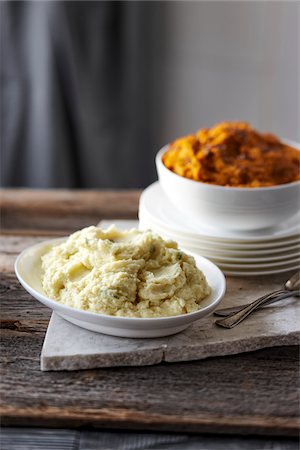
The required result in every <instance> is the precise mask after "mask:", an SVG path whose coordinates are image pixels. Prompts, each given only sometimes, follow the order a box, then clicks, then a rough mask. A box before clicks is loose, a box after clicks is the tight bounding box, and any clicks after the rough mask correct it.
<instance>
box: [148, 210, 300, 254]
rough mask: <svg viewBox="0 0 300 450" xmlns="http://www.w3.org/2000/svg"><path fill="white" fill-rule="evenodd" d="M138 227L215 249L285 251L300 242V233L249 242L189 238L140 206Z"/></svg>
mask: <svg viewBox="0 0 300 450" xmlns="http://www.w3.org/2000/svg"><path fill="white" fill-rule="evenodd" d="M139 219H140V222H139V227H140V229H141V230H145V229H147V228H152V229H153V230H155V231H156V232H157V233H159V234H161V235H164V236H168V237H169V238H170V239H174V240H175V241H178V242H180V243H184V244H186V245H190V246H194V247H201V248H203V247H204V248H207V249H215V248H217V249H218V250H221V251H224V252H227V251H243V252H244V251H247V252H248V251H266V252H268V253H269V252H280V251H285V249H286V248H288V247H289V248H291V247H292V246H295V245H299V244H300V235H298V234H296V235H293V236H288V237H286V238H282V239H275V240H274V241H271V240H267V241H259V242H257V241H253V242H252V241H249V242H241V241H228V240H227V239H225V240H224V241H222V240H220V239H216V240H214V239H212V238H209V237H205V236H201V237H199V239H194V238H190V237H189V235H188V233H186V234H184V233H183V232H182V233H176V232H174V231H173V230H171V229H170V228H167V227H163V226H162V225H161V224H158V223H157V222H156V221H155V220H154V219H153V217H151V216H149V215H148V214H147V213H145V211H144V210H143V209H142V208H141V209H140V210H139Z"/></svg>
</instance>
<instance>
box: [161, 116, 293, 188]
mask: <svg viewBox="0 0 300 450" xmlns="http://www.w3.org/2000/svg"><path fill="white" fill-rule="evenodd" d="M163 163H164V164H165V166H166V167H167V168H168V169H170V170H172V171H173V172H175V173H176V174H178V175H180V176H182V177H186V178H190V179H192V180H196V181H202V182H204V183H211V184H217V185H221V186H235V187H262V186H274V185H277V184H284V183H290V182H292V181H296V180H299V179H300V151H299V150H297V149H295V148H293V147H290V146H288V145H286V144H284V143H282V142H280V140H279V139H277V138H276V137H275V136H273V135H272V134H269V133H266V134H261V133H258V132H257V131H255V130H253V129H252V128H251V127H250V125H249V124H247V123H244V122H223V123H220V124H218V125H215V126H214V127H212V128H203V129H201V130H199V131H198V132H196V134H194V135H190V136H186V137H183V138H179V139H177V140H175V141H174V142H172V143H171V144H170V146H169V148H168V150H167V152H166V153H165V154H164V155H163Z"/></svg>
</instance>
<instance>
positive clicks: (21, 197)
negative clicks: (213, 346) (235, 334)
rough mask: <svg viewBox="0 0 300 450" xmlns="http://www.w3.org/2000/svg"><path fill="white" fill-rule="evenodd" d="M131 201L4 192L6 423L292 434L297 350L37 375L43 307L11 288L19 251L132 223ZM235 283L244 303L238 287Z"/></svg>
mask: <svg viewBox="0 0 300 450" xmlns="http://www.w3.org/2000/svg"><path fill="white" fill-rule="evenodd" d="M138 197H139V192H138V191H133V192H123V193H119V192H108V193H107V192H98V191H93V192H86V191H54V192H53V191H28V190H6V191H2V192H1V205H0V206H1V209H2V232H3V237H2V239H4V241H3V240H0V244H1V245H2V250H3V252H2V263H1V270H2V274H1V285H0V296H1V320H2V322H1V326H2V329H1V359H2V365H1V379H0V382H1V383H0V389H1V413H2V417H3V424H6V425H22V426H23V425H24V426H34V425H39V426H41V425H45V426H56V427H63V426H68V427H72V428H74V427H81V426H85V427H99V428H104V427H109V428H112V427H117V428H126V429H128V428H131V429H133V428H141V429H144V430H145V429H149V430H150V429H153V430H155V429H157V430H176V431H184V432H185V431H190V432H201V431H205V432H214V433H217V432H219V433H220V432H224V433H232V432H238V433H260V434H273V435H276V434H277V435H295V434H296V433H297V429H298V426H299V419H298V387H299V380H298V362H299V350H298V348H296V347H285V348H273V349H266V350H261V351H258V352H254V353H249V354H244V355H236V356H231V357H222V358H215V359H208V360H205V361H198V362H191V363H176V364H160V365H157V366H152V367H138V368H132V367H127V368H114V369H101V370H87V371H78V372H71V373H70V372H68V373H66V372H47V373H43V372H41V371H40V370H39V358H40V351H41V347H42V343H43V339H44V335H45V331H46V328H47V324H48V320H49V317H50V311H49V310H48V309H47V308H46V307H44V306H43V305H41V304H40V303H38V302H37V301H35V300H34V299H33V298H32V297H31V296H30V295H28V294H27V293H26V292H25V291H24V290H23V288H22V287H21V286H20V285H19V283H18V282H17V280H16V278H15V275H14V274H13V273H12V265H13V262H14V259H15V257H16V255H17V254H18V253H19V251H21V250H22V249H23V248H25V247H26V246H27V245H30V244H31V243H33V242H36V240H43V239H47V238H48V237H52V236H59V235H64V234H66V233H69V232H70V231H73V230H75V229H78V228H80V227H81V226H87V225H90V224H92V223H94V224H96V223H98V222H99V220H101V219H104V218H109V219H111V218H112V217H113V218H123V219H125V218H135V217H136V211H137V204H138ZM19 236H20V237H19ZM21 236H22V237H21ZM32 238H34V239H32ZM282 281H283V277H277V278H276V282H277V283H278V285H281V283H282ZM251 282H253V281H250V280H247V283H251ZM234 283H236V284H232V285H231V287H232V288H234V289H236V290H239V292H240V295H241V298H242V296H243V288H242V287H241V286H239V282H238V281H235V282H234ZM267 287H268V278H263V277H260V279H259V280H256V288H257V292H258V291H262V290H266V289H267Z"/></svg>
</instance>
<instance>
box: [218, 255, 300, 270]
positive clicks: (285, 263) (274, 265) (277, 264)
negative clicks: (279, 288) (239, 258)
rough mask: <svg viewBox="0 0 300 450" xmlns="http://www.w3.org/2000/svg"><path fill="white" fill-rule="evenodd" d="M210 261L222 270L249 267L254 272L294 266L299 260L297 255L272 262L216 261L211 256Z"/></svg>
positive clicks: (299, 262)
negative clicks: (286, 259) (293, 257)
mask: <svg viewBox="0 0 300 450" xmlns="http://www.w3.org/2000/svg"><path fill="white" fill-rule="evenodd" d="M210 261H213V262H214V263H215V264H217V265H218V266H219V267H222V268H223V269H224V270H225V269H228V270H230V269H237V270H244V269H251V270H255V271H256V272H258V271H260V270H264V269H266V270H273V269H274V270H276V269H284V268H285V267H287V266H291V265H292V266H293V267H294V266H295V265H297V264H298V266H299V264H300V260H299V257H298V258H295V259H291V260H289V261H283V262H282V261H277V262H274V263H270V264H267V263H262V264H260V263H254V264H247V263H246V264H245V263H236V264H235V263H230V262H223V261H217V260H215V259H213V258H211V259H210Z"/></svg>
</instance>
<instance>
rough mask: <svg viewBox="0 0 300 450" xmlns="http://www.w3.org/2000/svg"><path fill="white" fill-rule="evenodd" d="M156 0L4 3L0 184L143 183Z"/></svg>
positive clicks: (149, 156)
mask: <svg viewBox="0 0 300 450" xmlns="http://www.w3.org/2000/svg"><path fill="white" fill-rule="evenodd" d="M163 8H164V5H163V4H162V3H161V4H160V3H157V2H102V1H100V2H69V1H67V2H63V1H59V2H52V1H49V2H48V1H46V2H27V1H21V2H1V42H2V45H1V184H2V186H31V187H41V188H43V187H81V188H88V187H100V188H108V187H113V188H128V187H144V186H146V185H148V184H149V183H150V182H151V181H153V180H154V179H155V177H156V176H155V168H154V155H155V153H156V151H157V150H158V145H159V144H160V143H159V142H158V137H157V136H159V132H158V124H159V123H160V117H159V114H160V98H161V94H160V93H161V85H162V80H161V79H160V76H159V70H158V69H159V68H158V67H157V64H156V63H155V61H156V55H157V54H159V48H160V39H161V36H160V28H161V27H160V20H161V17H162V15H163Z"/></svg>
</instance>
